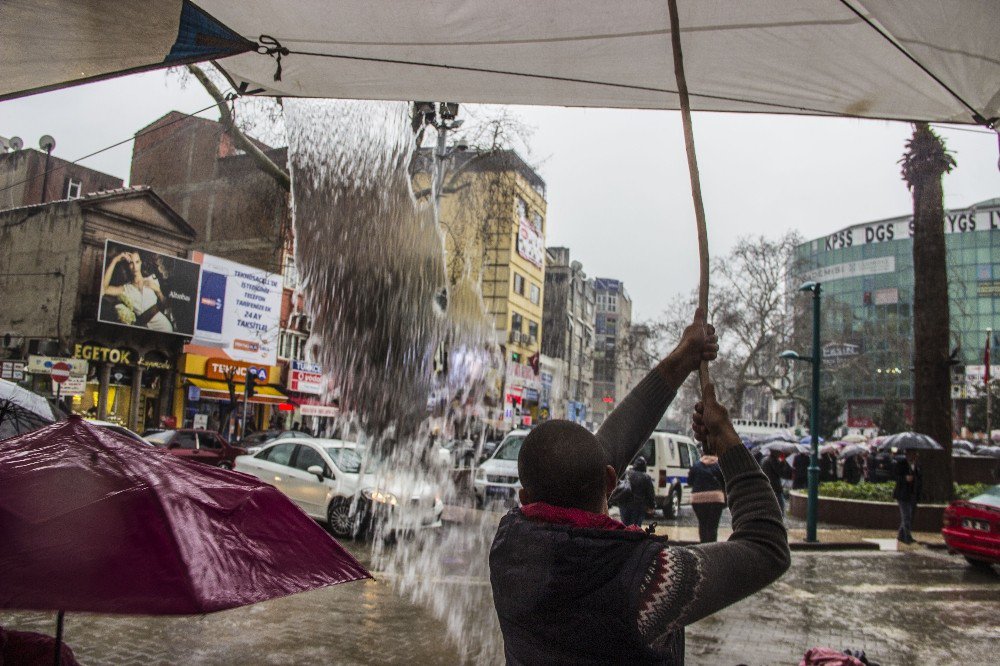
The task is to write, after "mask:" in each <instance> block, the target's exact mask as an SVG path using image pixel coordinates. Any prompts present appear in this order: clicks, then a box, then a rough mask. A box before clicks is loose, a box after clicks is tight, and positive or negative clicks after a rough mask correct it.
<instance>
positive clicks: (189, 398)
mask: <svg viewBox="0 0 1000 666" xmlns="http://www.w3.org/2000/svg"><path fill="white" fill-rule="evenodd" d="M181 373H182V375H183V382H182V383H181V385H180V386H179V387H178V392H177V397H176V399H175V404H176V405H178V408H177V409H176V410H175V413H174V415H175V416H176V418H177V422H178V424H179V425H183V427H185V428H208V429H210V430H218V431H220V432H223V434H226V435H229V436H230V437H232V436H233V435H234V434H238V429H239V423H240V422H242V418H243V414H244V410H245V413H246V416H247V423H248V424H249V426H250V428H252V429H254V430H261V429H264V428H269V427H271V426H273V425H275V424H276V423H277V422H278V421H279V419H280V412H279V411H278V409H277V408H278V405H281V404H283V403H285V402H287V400H288V398H287V396H286V395H285V393H284V392H283V391H282V390H281V389H280V387H279V384H280V381H281V368H280V367H279V366H276V365H255V364H252V363H246V362H244V361H234V360H231V359H227V358H218V357H207V356H201V355H198V354H184V355H183V363H182V366H181ZM248 373H253V375H254V376H255V377H256V378H257V379H256V382H255V386H254V395H253V396H251V397H250V400H249V403H248V404H246V405H244V396H245V387H246V377H247V374H248Z"/></svg>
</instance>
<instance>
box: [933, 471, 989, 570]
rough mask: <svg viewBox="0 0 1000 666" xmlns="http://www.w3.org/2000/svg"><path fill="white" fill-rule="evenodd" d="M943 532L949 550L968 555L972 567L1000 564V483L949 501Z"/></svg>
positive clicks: (945, 512)
mask: <svg viewBox="0 0 1000 666" xmlns="http://www.w3.org/2000/svg"><path fill="white" fill-rule="evenodd" d="M941 534H942V536H944V542H945V544H947V546H948V550H949V551H951V552H953V553H958V554H960V555H964V556H965V559H966V560H968V562H969V564H971V565H972V566H975V567H983V568H989V567H990V566H991V565H993V564H1000V485H996V486H992V487H991V488H989V489H987V490H986V492H985V493H983V494H982V495H977V496H976V497H973V498H972V499H970V500H955V501H954V502H952V503H951V504H949V505H948V507H947V508H946V509H945V510H944V527H943V528H941Z"/></svg>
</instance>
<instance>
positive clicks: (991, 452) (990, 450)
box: [976, 446, 1000, 458]
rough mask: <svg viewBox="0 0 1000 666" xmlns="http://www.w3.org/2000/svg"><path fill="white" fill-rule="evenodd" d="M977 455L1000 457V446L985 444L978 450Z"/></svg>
mask: <svg viewBox="0 0 1000 666" xmlns="http://www.w3.org/2000/svg"><path fill="white" fill-rule="evenodd" d="M976 455H977V456H989V457H990V458H1000V446H984V447H983V448H981V449H978V450H977V451H976Z"/></svg>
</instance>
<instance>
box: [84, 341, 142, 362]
mask: <svg viewBox="0 0 1000 666" xmlns="http://www.w3.org/2000/svg"><path fill="white" fill-rule="evenodd" d="M73 356H74V357H76V358H82V359H84V360H87V361H96V362H99V363H114V364H115V365H132V364H133V363H134V362H135V360H136V359H135V352H134V351H132V350H131V349H119V348H117V347H102V346H100V345H73Z"/></svg>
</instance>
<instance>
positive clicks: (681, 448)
mask: <svg viewBox="0 0 1000 666" xmlns="http://www.w3.org/2000/svg"><path fill="white" fill-rule="evenodd" d="M677 449H678V451H677V452H678V453H680V454H681V467H683V468H685V469H687V468H688V467H690V466H691V449H689V448H688V446H687V444H684V443H681V444H678V446H677Z"/></svg>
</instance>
